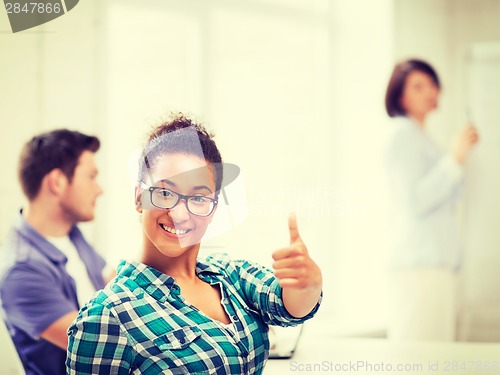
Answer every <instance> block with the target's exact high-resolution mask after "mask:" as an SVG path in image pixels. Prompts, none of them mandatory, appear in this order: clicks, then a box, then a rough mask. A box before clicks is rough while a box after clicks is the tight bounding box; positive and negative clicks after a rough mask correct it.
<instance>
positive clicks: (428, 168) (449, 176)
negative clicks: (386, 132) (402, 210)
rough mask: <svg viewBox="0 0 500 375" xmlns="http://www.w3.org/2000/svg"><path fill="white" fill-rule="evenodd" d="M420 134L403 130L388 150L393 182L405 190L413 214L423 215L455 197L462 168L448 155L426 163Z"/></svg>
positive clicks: (459, 183) (460, 183)
mask: <svg viewBox="0 0 500 375" xmlns="http://www.w3.org/2000/svg"><path fill="white" fill-rule="evenodd" d="M418 137H422V136H421V135H420V134H414V132H412V131H410V130H409V129H402V130H401V131H400V132H398V133H397V135H396V136H395V138H394V140H393V142H392V144H391V146H390V149H389V153H388V158H389V159H388V163H389V165H390V173H391V174H392V176H393V178H392V183H394V184H398V185H399V189H398V190H400V191H404V192H406V194H405V199H406V200H407V205H408V207H411V208H412V210H413V211H414V212H415V214H416V215H419V216H424V215H427V214H428V213H429V212H431V211H433V210H435V209H437V208H439V207H440V206H442V205H444V204H446V203H448V202H449V201H450V199H452V198H454V197H456V196H457V194H455V192H456V191H458V189H459V188H460V186H461V185H462V181H463V169H462V167H461V166H460V165H459V164H458V162H456V161H455V160H454V159H453V157H452V156H451V155H449V154H444V155H442V156H441V157H438V158H436V159H435V160H434V161H431V162H429V161H428V160H426V156H425V155H424V154H423V149H422V146H423V145H422V144H421V141H422V140H421V139H418Z"/></svg>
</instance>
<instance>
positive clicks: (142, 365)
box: [66, 116, 322, 375]
mask: <svg viewBox="0 0 500 375" xmlns="http://www.w3.org/2000/svg"><path fill="white" fill-rule="evenodd" d="M139 169H140V171H139V176H138V180H137V188H136V197H135V199H136V210H137V211H138V212H139V213H140V214H141V222H142V233H143V245H142V254H141V259H140V261H123V262H122V263H121V264H120V265H119V266H118V274H117V276H116V278H115V280H114V281H112V282H111V283H110V284H109V285H108V286H107V287H106V288H105V289H104V290H103V291H101V292H100V293H99V294H97V295H96V296H95V297H94V298H93V299H92V300H91V301H90V302H88V303H87V304H86V305H85V306H84V307H83V308H82V309H81V310H80V313H79V315H78V317H77V319H76V320H75V322H74V323H73V325H72V326H71V327H70V328H69V330H68V334H69V346H68V357H67V361H66V364H67V368H68V374H132V373H133V374H151V375H157V374H182V375H184V374H244V375H248V374H261V373H262V371H263V368H264V365H265V363H266V360H267V357H268V351H269V340H268V337H267V332H268V325H281V326H287V325H295V324H299V323H302V322H303V321H305V320H307V319H309V318H311V317H312V316H313V315H314V314H315V313H316V310H317V309H318V307H319V303H320V297H321V288H322V277H321V271H320V269H319V267H318V266H317V265H316V263H314V261H313V260H312V259H311V258H310V257H309V254H308V252H307V249H306V246H305V245H304V243H303V242H302V240H301V238H300V235H299V232H298V229H297V224H296V221H295V217H294V216H291V217H290V220H289V224H288V225H289V231H290V245H288V246H285V247H283V248H282V249H279V250H277V251H275V252H274V253H273V258H274V263H273V267H274V273H273V272H272V271H270V270H269V269H267V268H265V267H262V266H259V265H258V264H255V263H251V262H248V261H244V260H232V259H231V258H230V257H229V256H228V255H213V256H209V257H208V258H206V259H205V258H201V257H198V252H199V249H200V241H201V239H202V237H203V235H204V234H205V231H206V229H207V227H208V225H209V224H210V222H211V220H212V218H213V215H214V214H215V212H216V210H217V205H218V199H219V192H220V191H221V188H222V187H223V171H224V165H223V163H222V159H221V155H220V153H219V150H218V149H217V146H216V144H215V142H214V141H213V139H212V137H211V136H210V134H208V133H207V132H206V130H205V129H204V128H203V127H202V126H200V125H197V124H194V123H193V122H191V120H189V119H187V118H185V117H182V116H179V117H176V118H174V119H172V121H170V122H167V123H164V124H162V125H160V126H159V127H157V128H156V129H154V131H153V132H152V134H151V135H150V137H149V140H148V141H147V143H146V145H145V147H144V150H143V157H142V158H141V161H140V167H139ZM116 224H117V225H120V221H119V218H117V223H116ZM263 225H265V223H263ZM124 235H126V233H124ZM249 236H252V237H256V238H259V231H258V228H252V231H251V232H249ZM242 241H245V239H242ZM262 246H266V244H265V239H264V238H262Z"/></svg>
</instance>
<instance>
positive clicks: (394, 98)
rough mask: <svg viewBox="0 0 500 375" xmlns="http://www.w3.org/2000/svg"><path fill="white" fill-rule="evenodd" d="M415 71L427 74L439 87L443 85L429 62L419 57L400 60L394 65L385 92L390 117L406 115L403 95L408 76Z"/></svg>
mask: <svg viewBox="0 0 500 375" xmlns="http://www.w3.org/2000/svg"><path fill="white" fill-rule="evenodd" d="M414 71H419V72H422V73H425V74H427V75H428V76H429V77H431V79H432V81H433V82H434V83H435V84H436V86H437V87H438V88H440V87H441V85H440V83H439V77H438V75H437V73H436V71H435V70H434V68H433V67H432V66H431V65H430V64H429V63H427V62H425V61H423V60H417V59H410V60H405V61H402V62H400V63H399V64H397V65H396V66H395V67H394V70H393V72H392V75H391V79H390V80H389V85H388V86H387V91H386V93H385V109H386V111H387V114H388V115H389V116H390V117H395V116H404V115H406V111H405V110H404V109H403V108H402V107H401V97H402V96H403V90H404V86H405V83H406V78H407V77H408V75H409V74H410V73H411V72H414Z"/></svg>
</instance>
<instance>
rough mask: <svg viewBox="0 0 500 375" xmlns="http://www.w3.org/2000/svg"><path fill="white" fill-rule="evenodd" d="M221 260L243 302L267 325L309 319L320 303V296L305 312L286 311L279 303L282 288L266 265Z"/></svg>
mask: <svg viewBox="0 0 500 375" xmlns="http://www.w3.org/2000/svg"><path fill="white" fill-rule="evenodd" d="M219 259H222V263H226V262H227V265H225V268H226V270H227V272H229V273H230V278H231V279H232V280H233V282H234V284H235V285H237V286H238V287H239V290H240V291H241V293H242V294H243V297H244V299H245V300H246V302H247V305H248V307H249V308H250V309H252V310H253V312H254V313H256V314H258V315H260V317H261V319H262V321H263V322H264V323H266V324H270V325H279V326H294V325H297V324H301V323H303V322H305V321H306V320H309V319H311V318H312V317H313V316H314V315H315V314H316V311H317V310H318V309H319V306H320V304H321V300H322V296H323V294H321V297H320V299H319V301H318V303H317V304H316V306H315V307H314V308H313V309H312V310H311V312H310V313H309V314H307V315H306V316H304V317H302V318H296V317H294V316H292V315H290V314H289V313H288V311H287V310H286V308H285V305H284V303H283V298H282V288H281V286H280V284H279V281H278V279H276V277H275V276H274V273H273V271H271V270H270V269H269V268H267V267H264V266H261V265H259V264H257V263H252V262H248V261H244V260H238V261H230V260H229V257H228V256H227V255H226V256H223V257H222V258H219Z"/></svg>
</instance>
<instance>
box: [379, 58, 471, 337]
mask: <svg viewBox="0 0 500 375" xmlns="http://www.w3.org/2000/svg"><path fill="white" fill-rule="evenodd" d="M439 92H440V83H439V78H438V76H437V74H436V72H435V70H434V69H433V68H432V67H431V66H430V65H429V64H428V63H426V62H425V61H421V60H407V61H404V62H402V63H400V64H398V65H396V67H395V68H394V71H393V73H392V77H391V79H390V82H389V86H388V88H387V93H386V109H387V113H388V114H389V116H390V117H392V118H393V124H392V126H393V129H392V138H391V141H390V142H389V147H388V149H387V154H386V161H387V165H388V167H389V168H388V170H389V173H390V186H391V188H392V195H391V196H392V199H393V202H394V206H395V207H396V209H397V211H396V213H395V216H394V233H395V234H396V241H395V249H394V253H393V257H392V269H393V271H394V272H393V274H392V306H391V311H392V317H391V319H390V322H391V323H390V324H391V325H390V327H389V337H392V338H397V339H408V340H453V339H454V338H455V323H456V320H455V283H456V273H457V271H458V270H459V269H460V265H461V256H460V243H459V233H458V225H457V222H456V220H457V217H456V204H457V201H458V198H459V197H460V192H461V186H462V184H463V165H464V163H465V160H466V158H467V156H468V154H469V152H470V150H471V149H472V147H473V146H474V145H475V144H476V143H477V141H478V134H477V131H476V129H475V128H474V127H473V126H471V125H468V126H467V127H465V128H464V129H463V130H461V131H460V132H459V133H458V134H457V136H456V138H455V142H454V143H453V146H452V148H451V150H450V151H449V152H442V151H441V150H439V149H438V148H437V147H436V145H435V144H434V143H433V142H432V141H431V140H430V138H429V137H428V136H427V134H426V129H425V123H426V119H427V116H428V115H429V113H431V112H432V111H433V110H434V109H435V108H436V107H437V104H438V99H439Z"/></svg>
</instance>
